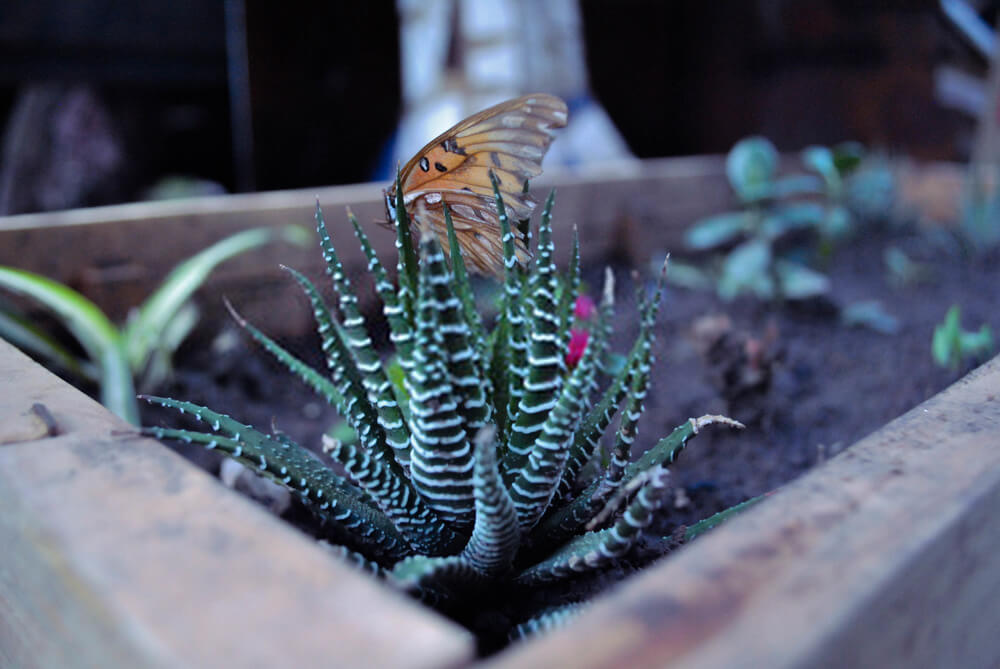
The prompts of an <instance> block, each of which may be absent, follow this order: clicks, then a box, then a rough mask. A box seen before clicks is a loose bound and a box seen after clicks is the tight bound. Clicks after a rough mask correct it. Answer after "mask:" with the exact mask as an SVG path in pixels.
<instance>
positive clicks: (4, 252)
mask: <svg viewBox="0 0 1000 669" xmlns="http://www.w3.org/2000/svg"><path fill="white" fill-rule="evenodd" d="M720 167H721V161H720V160H719V159H717V158H705V159H684V160H680V161H657V162H656V163H653V164H646V165H645V166H643V168H642V170H641V171H635V170H633V171H632V172H629V171H627V169H626V168H623V170H622V171H621V172H619V173H618V174H617V175H608V174H603V175H598V176H586V175H583V176H580V175H577V176H573V177H568V176H567V177H559V176H555V177H553V178H552V180H551V181H550V183H551V182H553V181H554V182H557V183H558V185H559V187H560V191H559V193H560V204H559V206H560V219H559V220H561V221H570V222H576V223H577V224H578V225H579V226H580V228H581V237H584V238H585V239H587V240H588V246H589V249H588V255H589V256H591V257H595V256H598V255H600V254H602V253H607V252H609V250H610V249H609V247H608V246H607V244H611V243H620V242H621V240H622V239H624V242H625V243H624V245H621V248H619V250H620V251H622V252H624V253H630V254H633V259H634V260H636V261H643V260H644V259H645V258H644V256H643V255H642V253H641V249H653V248H660V249H662V248H666V247H669V246H670V245H676V244H677V241H678V239H679V236H680V230H681V229H682V228H681V226H683V225H686V224H687V223H689V222H690V221H691V220H692V219H693V218H695V217H697V216H699V215H702V214H704V213H707V212H708V211H709V210H717V209H718V208H719V204H718V203H719V202H720V201H722V200H724V199H725V198H726V197H728V194H727V191H726V187H725V181H724V179H723V177H722V175H721V169H720ZM629 169H631V168H629ZM540 187H544V186H543V185H540ZM315 195H316V193H315V192H308V193H306V192H288V193H272V194H259V195H247V196H233V197H229V198H219V199H216V200H205V201H191V202H187V203H176V204H160V205H153V204H148V205H146V204H142V205H126V206H123V207H113V208H103V209H95V210H84V211H77V212H66V213H61V214H51V215H33V216H21V217H14V218H10V219H6V220H2V219H0V227H3V226H7V229H6V230H0V263H9V264H17V265H19V266H24V267H28V268H30V269H33V270H35V271H39V272H42V273H46V274H49V275H50V276H53V277H55V278H58V279H60V280H64V281H70V282H74V283H76V284H78V285H83V286H84V287H87V288H93V292H90V294H91V295H92V296H95V297H96V299H97V301H98V302H99V303H100V304H102V306H103V307H105V308H106V309H107V310H108V311H109V312H111V313H112V314H114V315H116V316H117V315H121V314H122V313H123V310H124V308H125V307H126V306H127V304H128V301H129V300H132V301H133V302H134V301H135V300H134V299H133V295H135V294H138V295H139V296H141V295H142V294H143V291H144V290H146V289H148V286H149V285H151V284H152V282H153V281H155V279H156V278H157V277H159V276H162V273H163V271H164V270H165V269H167V268H168V267H169V266H170V265H172V264H173V263H174V262H176V261H177V260H179V259H180V258H182V257H184V256H186V255H188V254H190V253H192V252H194V251H196V250H198V249H199V248H201V247H203V246H204V244H206V243H208V242H210V241H212V240H213V239H216V238H220V237H222V236H225V235H226V234H230V233H231V232H234V231H235V230H236V229H238V228H243V227H247V226H251V225H256V224H277V223H287V222H302V219H303V218H304V217H306V216H308V215H309V213H310V207H311V201H312V199H313V197H314V196H315ZM379 195H380V193H379V192H378V189H377V188H376V187H373V186H357V187H347V188H343V189H341V188H338V189H325V190H321V191H320V192H319V196H320V199H321V201H322V202H323V203H324V206H325V208H326V210H327V212H328V216H327V218H328V221H331V222H332V221H338V222H339V221H340V220H341V219H340V213H339V211H338V210H337V205H338V203H350V204H352V206H353V207H354V210H355V212H356V213H357V214H358V215H359V218H361V219H362V220H363V221H369V220H372V219H375V218H377V217H378V216H379V215H380V209H379V207H380V206H381V205H380V204H379V203H378V198H379ZM623 203H627V205H625V204H623ZM623 207H625V208H623ZM616 217H617V218H616ZM652 220H656V221H659V222H661V223H660V225H659V226H657V227H655V228H654V229H652V230H649V229H647V228H650V227H651V226H649V225H643V223H644V221H652ZM663 221H665V223H664V222H663ZM608 225H614V226H617V230H616V232H617V234H608V231H607V229H606V228H607V226H608ZM39 226H56V228H55V229H53V228H52V227H49V228H48V229H45V230H43V229H40V227H39ZM597 226H601V229H600V230H599V231H600V234H596V231H598V227H597ZM588 230H593V231H595V233H592V234H587V231H588ZM562 234H566V231H565V230H564V231H562ZM123 238H127V239H123ZM128 239H130V240H131V241H127V240H128ZM136 239H141V240H142V243H141V244H138V245H137V244H135V242H134V240H136ZM558 241H559V240H557V242H558ZM168 242H169V243H168ZM378 243H381V244H383V245H385V244H389V243H391V240H390V239H389V236H388V235H385V236H384V238H383V239H380V241H379V242H378ZM595 243H596V244H597V246H595ZM600 244H605V246H600ZM342 246H343V248H344V250H345V251H346V250H347V248H348V247H350V246H351V245H350V244H344V245H342ZM563 248H564V249H565V248H566V245H565V244H563ZM70 251H72V253H70ZM308 251H309V253H306V251H302V252H301V256H300V257H298V258H297V257H292V258H289V257H288V256H287V255H286V254H285V250H282V252H281V255H280V256H277V255H276V258H275V261H274V263H273V264H275V265H276V264H277V262H278V261H281V262H286V263H287V264H291V265H296V266H298V267H299V268H302V269H305V270H306V271H311V270H310V268H318V262H317V260H318V258H317V259H314V258H312V256H314V255H315V256H318V254H317V253H315V252H314V250H312V249H309V250H308ZM383 252H384V253H387V254H388V253H389V252H390V251H389V250H384V251H383ZM591 254H593V255H591ZM293 255H294V254H293ZM386 257H391V256H388V255H386ZM18 260H20V262H17V261H18ZM298 260H301V262H297V261H298ZM345 260H346V261H347V262H348V263H357V262H360V259H359V258H357V257H356V256H349V257H347V258H346V259H345ZM585 260H586V258H585ZM259 264H260V260H259V257H258V258H257V259H256V260H251V259H243V260H240V261H237V262H235V263H232V264H231V265H227V266H226V267H224V268H223V270H221V271H220V273H219V274H218V276H217V277H216V279H215V280H214V281H213V283H212V284H211V285H210V286H209V287H208V289H207V290H208V292H209V294H213V293H214V294H217V293H221V292H225V293H226V294H228V295H230V296H234V295H237V296H239V295H245V294H248V293H250V295H249V296H248V297H246V298H245V299H244V298H242V297H237V298H236V299H237V300H238V301H239V303H240V304H241V308H242V309H243V310H244V312H245V313H246V315H248V316H250V317H251V318H254V319H258V320H259V322H261V323H262V324H263V325H264V327H265V328H266V329H269V330H271V331H278V332H279V333H288V332H292V331H294V329H295V327H297V325H296V323H295V322H292V321H291V317H290V316H289V315H287V314H286V315H282V314H277V315H276V314H275V312H278V311H280V310H278V309H274V308H273V306H274V303H273V302H269V305H270V306H269V307H268V308H267V309H264V308H260V307H258V308H260V313H259V314H256V313H253V312H252V310H251V308H250V307H251V306H253V305H254V303H255V300H256V301H259V300H261V299H264V298H266V299H268V300H271V299H281V298H282V296H283V295H284V294H285V293H284V292H283V291H284V287H283V286H282V284H283V283H286V282H285V281H284V280H282V279H280V277H279V275H278V274H277V273H275V274H274V277H275V281H274V282H271V281H269V280H265V281H263V282H261V281H260V280H259V272H258V269H259ZM95 268H99V269H95ZM95 272H97V275H94V273H95ZM101 272H104V273H105V274H103V275H101V274H100V273H101ZM255 272H256V274H255ZM251 275H253V276H254V277H255V279H254V282H253V285H252V287H247V285H246V284H247V282H246V280H245V279H246V278H247V277H248V276H251ZM251 291H252V292H251ZM116 294H117V295H120V296H123V297H119V298H117V299H116V298H114V297H113V296H114V295H116ZM300 307H301V305H300V304H298V303H296V304H295V305H294V308H290V309H289V311H288V314H293V313H294V312H298V311H301V309H300ZM117 310H121V313H119V311H117ZM295 317H296V318H302V315H301V314H297V315H295ZM299 323H300V324H301V325H302V327H305V321H299ZM0 379H2V380H3V386H2V388H3V390H2V391H0V547H2V558H0V560H2V561H0V665H2V666H10V665H14V666H59V667H67V666H79V665H89V666H129V667H145V666H165V667H166V666H171V667H172V666H251V665H254V666H321V665H333V666H406V667H423V666H426V667H454V666H465V665H469V664H474V663H476V660H475V656H474V643H473V640H472V639H471V637H470V636H469V635H468V634H467V633H466V632H465V631H464V630H463V629H461V628H459V627H456V626H455V625H454V624H452V623H450V622H448V621H447V620H445V619H443V618H441V617H440V616H438V615H436V614H435V613H433V612H431V611H429V610H426V609H423V608H421V607H420V606H419V605H417V604H416V603H414V602H412V601H410V600H408V599H407V598H405V597H403V596H401V595H398V594H396V593H393V592H391V591H389V590H388V589H386V588H382V587H380V586H379V585H378V584H376V583H373V582H371V581H370V580H368V579H367V577H365V576H363V575H360V574H356V573H354V572H353V571H351V570H350V569H349V568H347V567H344V566H341V565H340V564H338V563H337V562H336V561H335V560H334V559H333V558H331V557H329V556H328V555H327V554H326V553H324V552H323V551H322V550H321V549H320V548H318V547H317V546H315V545H314V544H313V543H312V542H311V541H310V540H308V539H307V538H305V537H303V536H301V535H300V534H298V533H297V532H296V531H294V530H292V529H290V528H288V527H286V526H285V525H284V524H283V523H282V522H281V521H280V520H278V519H276V518H274V517H272V516H270V515H269V514H267V513H266V512H265V511H264V510H262V509H260V508H258V507H257V506H255V505H254V504H253V503H251V502H249V501H248V500H245V499H244V498H242V497H241V496H239V495H237V494H235V493H233V492H231V491H229V490H227V489H225V488H224V487H223V486H221V485H218V483H217V482H215V481H214V480H213V479H212V478H211V477H210V476H208V475H207V474H206V473H204V472H203V471H201V470H199V469H197V468H195V467H193V466H192V465H190V464H188V463H187V462H186V461H185V460H184V459H183V458H181V457H180V456H178V455H176V454H175V453H173V452H172V451H170V450H169V449H167V448H165V447H163V446H162V445H160V444H159V443H157V442H155V441H152V440H149V439H144V438H139V437H137V436H135V434H134V432H132V431H130V430H129V428H128V426H126V425H124V424H123V423H121V422H120V421H118V420H117V419H115V418H114V417H112V416H111V415H110V414H108V413H107V412H106V411H105V410H104V409H103V408H102V407H100V406H99V405H97V404H96V403H95V402H93V401H92V400H90V399H88V398H86V397H85V396H83V395H82V394H80V393H79V392H77V391H76V390H74V389H72V388H70V387H69V386H67V385H66V384H65V383H63V382H62V381H60V380H59V379H58V378H56V377H55V376H53V375H52V374H50V373H49V372H47V371H45V370H44V369H42V368H41V367H39V366H38V365H36V364H34V363H32V362H31V361H30V360H29V359H28V358H27V357H25V356H24V355H23V354H21V353H20V352H18V351H16V350H15V349H13V348H12V347H10V346H9V345H7V344H6V343H4V342H0ZM997 601H1000V357H998V358H996V359H994V360H992V361H991V362H989V363H987V364H985V365H983V366H982V367H980V368H979V369H977V370H976V371H974V372H972V373H971V374H970V375H968V376H967V377H966V378H964V379H962V380H961V381H959V382H958V383H956V384H955V385H953V386H952V387H950V388H949V389H947V390H945V391H944V392H942V393H940V394H939V395H937V396H936V397H934V398H932V399H930V400H928V401H927V402H925V403H923V404H921V405H920V406H918V407H916V408H915V409H913V410H912V411H910V412H909V413H907V414H905V415H904V416H902V417H900V418H898V419H896V420H895V421H893V422H891V423H889V424H888V425H886V426H885V427H884V428H882V429H881V430H879V431H878V432H876V433H875V434H873V435H871V436H869V437H867V438H865V439H864V440H862V441H861V442H859V443H857V444H855V445H854V446H852V447H851V448H849V449H847V450H846V451H844V452H842V453H841V454H840V455H838V456H837V457H835V458H833V459H831V460H830V461H828V462H826V463H825V464H823V465H822V466H820V467H817V468H815V469H813V470H812V471H810V472H808V473H807V474H806V475H804V476H802V477H801V478H799V479H798V480H796V481H794V482H792V483H790V484H788V485H786V486H784V487H783V488H781V489H780V490H779V491H778V492H777V493H776V494H774V495H773V496H772V497H771V498H769V499H768V500H766V501H764V502H763V503H761V504H759V505H757V506H755V507H754V508H753V509H751V510H749V511H748V512H747V513H745V514H743V515H741V516H740V517H738V518H736V519H735V520H733V521H732V522H730V523H727V524H726V525H725V526H723V527H721V528H719V529H718V530H716V531H714V532H712V533H710V534H709V535H707V536H706V537H704V538H703V539H700V540H698V541H697V542H695V543H693V544H691V545H690V546H686V547H684V548H683V549H682V550H681V551H679V552H678V553H676V554H674V555H672V556H671V557H670V558H669V559H668V560H665V561H663V562H661V563H660V564H658V565H656V566H654V567H652V568H650V569H649V570H647V571H646V572H644V573H642V574H640V575H638V576H637V577H635V578H633V579H630V580H629V581H627V582H625V583H624V584H622V585H621V586H620V587H618V588H616V589H614V590H613V591H612V592H610V593H608V594H606V595H604V596H603V597H601V598H600V599H599V601H597V602H596V603H595V604H594V606H593V607H591V608H590V609H589V610H588V611H587V612H586V613H584V614H583V615H581V617H580V618H578V619H577V620H576V621H574V622H573V623H572V624H571V625H570V626H568V627H567V628H565V629H563V630H560V631H557V632H555V633H552V634H550V635H548V636H545V637H542V638H539V639H536V640H533V641H530V642H527V643H524V644H521V645H518V646H516V647H513V648H511V649H509V650H508V651H505V652H504V653H501V654H500V655H498V656H496V657H494V658H491V659H490V660H488V661H487V662H485V664H487V665H496V666H510V667H515V666H516V667H524V666H538V667H555V666H577V667H580V666H582V667H622V666H684V667H688V666H690V667H731V666H767V667H793V666H794V667H802V666H830V667H843V666H858V665H859V664H861V663H863V664H864V665H865V666H894V665H895V666H908V667H910V666H928V667H941V666H949V667H959V666H961V667H976V666H996V665H997V664H998V663H1000V635H997V633H996V632H997V630H1000V606H997V605H996V602H997Z"/></svg>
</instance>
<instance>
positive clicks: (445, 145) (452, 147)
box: [441, 137, 466, 156]
mask: <svg viewBox="0 0 1000 669" xmlns="http://www.w3.org/2000/svg"><path fill="white" fill-rule="evenodd" d="M441 148H442V149H444V151H445V153H454V154H456V155H459V156H464V155H466V153H465V149H463V148H462V147H460V146H459V145H458V142H456V141H455V138H454V137H449V138H448V139H446V140H444V141H443V142H441Z"/></svg>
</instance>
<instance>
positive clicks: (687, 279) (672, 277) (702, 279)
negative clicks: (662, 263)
mask: <svg viewBox="0 0 1000 669" xmlns="http://www.w3.org/2000/svg"><path fill="white" fill-rule="evenodd" d="M667 281H669V282H670V283H671V284H673V285H675V286H680V287H681V288H688V289H690V290H710V289H711V288H712V286H713V285H714V283H715V282H714V280H713V279H712V276H711V275H710V274H709V273H708V271H706V270H704V269H702V268H700V267H696V266H695V265H691V264H689V263H683V262H681V261H679V260H671V261H670V271H669V272H667Z"/></svg>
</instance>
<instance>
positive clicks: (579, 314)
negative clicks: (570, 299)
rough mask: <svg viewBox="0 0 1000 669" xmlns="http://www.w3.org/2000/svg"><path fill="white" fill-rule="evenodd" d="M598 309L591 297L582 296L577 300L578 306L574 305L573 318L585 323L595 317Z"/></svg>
mask: <svg viewBox="0 0 1000 669" xmlns="http://www.w3.org/2000/svg"><path fill="white" fill-rule="evenodd" d="M596 309H597V306H596V305H595V304H594V301H593V300H592V299H590V296H589V295H580V296H578V297H577V298H576V304H574V305H573V316H575V317H576V318H577V319H579V320H581V321H585V320H587V319H589V318H590V317H591V316H593V315H594V311H595V310H596Z"/></svg>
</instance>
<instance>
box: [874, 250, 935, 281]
mask: <svg viewBox="0 0 1000 669" xmlns="http://www.w3.org/2000/svg"><path fill="white" fill-rule="evenodd" d="M882 259H883V261H884V262H885V267H886V270H887V271H888V272H889V282H890V283H892V284H894V285H897V286H916V285H919V284H921V283H928V282H930V281H932V280H933V279H934V269H933V268H932V267H931V266H930V265H928V264H926V263H919V262H915V261H913V260H911V259H910V257H909V256H908V255H906V253H905V252H904V251H903V250H902V249H901V248H899V247H898V246H889V247H887V248H886V249H885V252H884V253H883V254H882Z"/></svg>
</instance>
